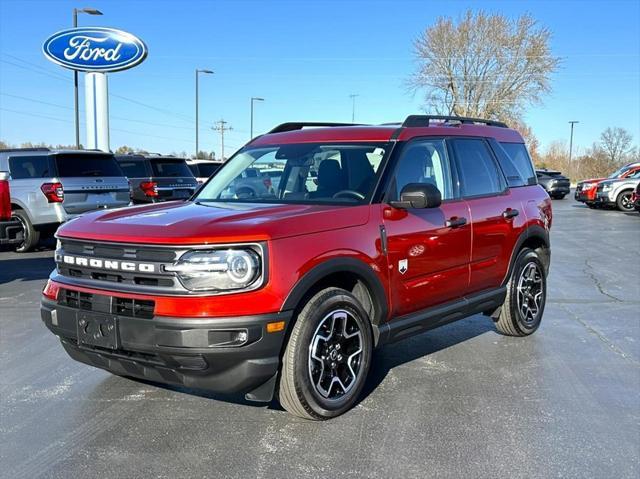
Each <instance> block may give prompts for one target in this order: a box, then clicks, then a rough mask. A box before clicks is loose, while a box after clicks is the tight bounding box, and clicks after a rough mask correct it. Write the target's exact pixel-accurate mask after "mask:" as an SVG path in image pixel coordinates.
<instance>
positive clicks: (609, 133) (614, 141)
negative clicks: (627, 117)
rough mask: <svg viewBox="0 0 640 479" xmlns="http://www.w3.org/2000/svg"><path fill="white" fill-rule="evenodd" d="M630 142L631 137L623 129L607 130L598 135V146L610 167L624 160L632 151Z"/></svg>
mask: <svg viewBox="0 0 640 479" xmlns="http://www.w3.org/2000/svg"><path fill="white" fill-rule="evenodd" d="M632 141H633V136H632V135H631V133H629V132H628V131H627V130H625V129H624V128H618V127H615V128H607V129H606V130H604V131H603V132H602V134H601V135H600V146H601V147H602V149H603V150H604V152H605V153H606V155H607V159H608V161H609V163H610V164H612V165H615V164H617V163H621V162H623V161H625V160H626V158H627V156H628V155H629V154H630V153H631V152H632V150H633V148H632V147H631V142H632Z"/></svg>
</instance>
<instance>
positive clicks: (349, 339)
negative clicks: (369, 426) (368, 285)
mask: <svg viewBox="0 0 640 479" xmlns="http://www.w3.org/2000/svg"><path fill="white" fill-rule="evenodd" d="M372 350H373V338H372V334H371V325H370V324H369V319H368V317H367V313H366V312H365V311H364V309H363V307H362V305H361V304H360V302H359V301H358V300H357V299H356V298H355V297H354V296H353V295H352V294H351V293H349V292H348V291H346V290H343V289H340V288H327V289H324V290H322V291H320V292H319V293H317V294H316V295H314V296H313V297H312V298H311V299H310V300H309V301H308V302H307V304H306V305H305V306H304V308H303V309H302V311H300V314H299V315H298V317H297V320H296V323H295V325H294V327H293V330H292V331H291V336H290V337H289V342H288V344H287V347H286V349H285V352H284V357H283V360H282V374H281V377H280V387H279V392H278V398H279V400H280V404H282V407H284V408H285V409H286V410H287V411H289V412H290V413H291V414H294V415H295V416H299V417H301V418H305V419H313V420H324V419H330V418H332V417H336V416H339V415H340V414H342V413H344V412H346V411H348V410H349V409H351V408H352V407H353V406H354V405H355V403H356V401H357V399H358V396H359V395H360V392H361V391H362V388H363V386H364V382H365V379H366V377H367V373H368V372H369V367H370V365H371V355H372Z"/></svg>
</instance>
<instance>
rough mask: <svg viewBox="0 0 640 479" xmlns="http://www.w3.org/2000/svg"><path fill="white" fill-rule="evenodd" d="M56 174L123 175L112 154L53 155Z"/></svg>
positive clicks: (71, 175)
mask: <svg viewBox="0 0 640 479" xmlns="http://www.w3.org/2000/svg"><path fill="white" fill-rule="evenodd" d="M55 159H56V166H57V168H58V176H61V177H73V176H124V173H123V172H122V170H121V169H120V167H119V166H118V163H117V162H116V160H115V158H114V157H113V155H98V154H90V155H83V154H78V153H70V154H60V155H55Z"/></svg>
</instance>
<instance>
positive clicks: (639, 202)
mask: <svg viewBox="0 0 640 479" xmlns="http://www.w3.org/2000/svg"><path fill="white" fill-rule="evenodd" d="M631 204H633V207H634V208H635V210H636V211H637V212H638V213H640V183H639V184H638V186H636V189H635V190H633V193H632V194H631Z"/></svg>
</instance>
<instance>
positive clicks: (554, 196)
mask: <svg viewBox="0 0 640 479" xmlns="http://www.w3.org/2000/svg"><path fill="white" fill-rule="evenodd" d="M565 196H566V195H563V194H558V195H553V198H554V199H556V200H563V199H564V197H565Z"/></svg>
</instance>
